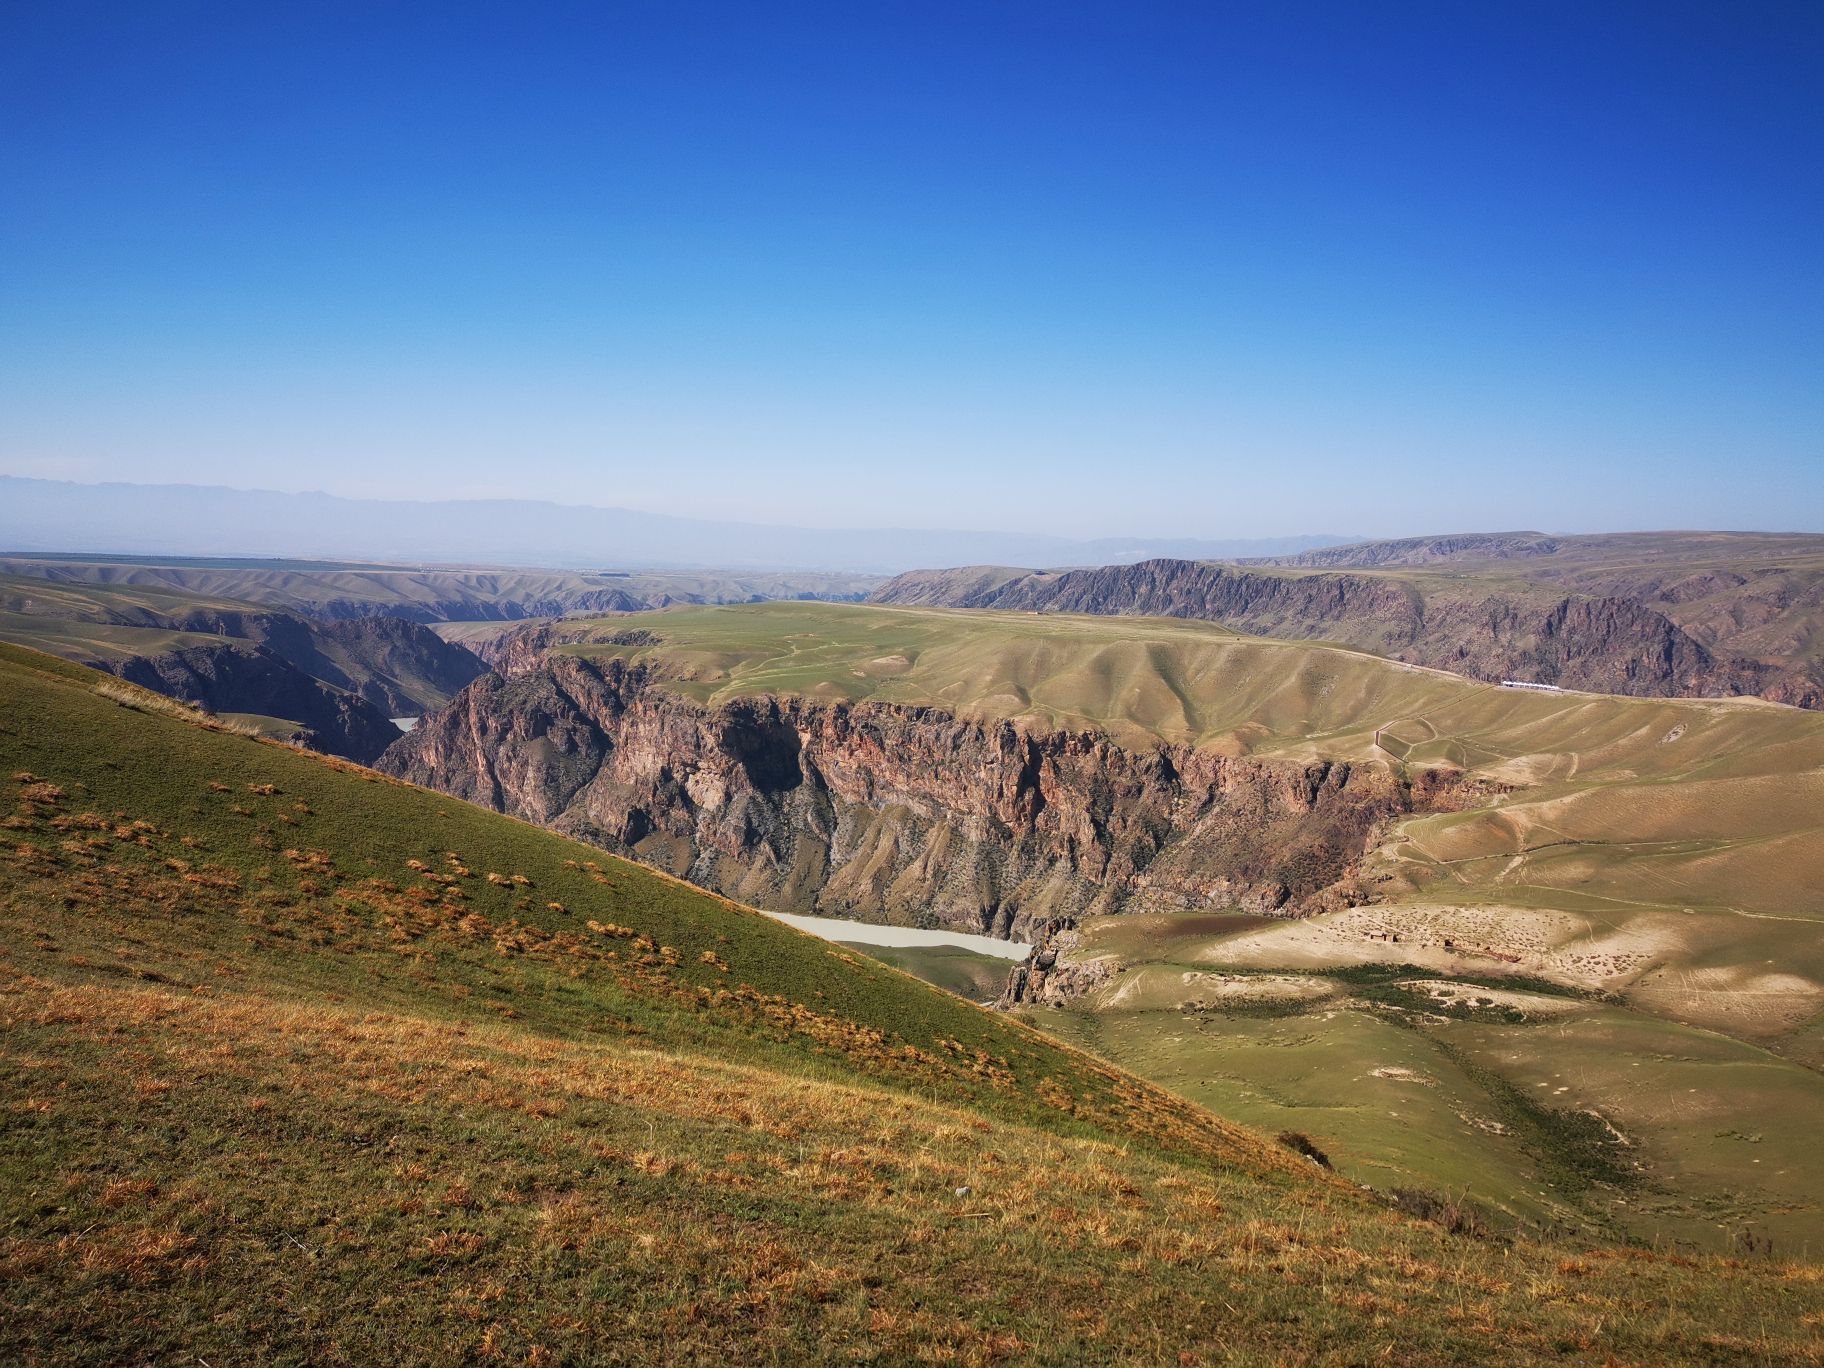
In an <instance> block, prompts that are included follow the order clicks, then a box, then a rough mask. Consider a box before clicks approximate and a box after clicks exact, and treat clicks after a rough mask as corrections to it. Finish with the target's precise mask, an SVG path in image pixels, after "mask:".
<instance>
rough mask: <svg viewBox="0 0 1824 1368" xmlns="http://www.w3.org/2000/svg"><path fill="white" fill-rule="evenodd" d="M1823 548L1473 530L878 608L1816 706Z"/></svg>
mask: <svg viewBox="0 0 1824 1368" xmlns="http://www.w3.org/2000/svg"><path fill="white" fill-rule="evenodd" d="M1821 547H1824V540H1821V539H1820V538H1818V537H1815V536H1800V535H1791V536H1774V535H1764V534H1732V533H1643V534H1630V535H1615V536H1601V537H1594V536H1591V537H1547V536H1544V535H1543V534H1540V533H1503V534H1475V535H1466V536H1459V537H1430V538H1412V539H1407V540H1403V541H1395V542H1371V543H1365V544H1363V545H1361V546H1354V547H1333V548H1325V549H1322V550H1318V551H1312V552H1307V553H1304V554H1302V555H1300V556H1293V557H1283V558H1279V559H1276V560H1262V561H1254V562H1247V563H1242V564H1235V565H1224V564H1217V563H1212V562H1203V561H1184V560H1154V561H1146V562H1142V563H1140V564H1137V565H1125V566H1104V567H1101V568H1097V569H1085V570H1071V571H1063V572H1045V571H1032V572H1015V571H1007V570H998V569H989V568H984V567H974V568H968V569H963V570H933V571H915V572H913V573H911V574H907V575H901V576H899V577H898V578H896V579H894V580H891V581H889V582H888V583H887V584H886V585H884V586H882V587H881V588H880V589H878V590H876V591H875V593H874V595H873V596H872V599H871V601H872V602H877V603H890V604H903V605H922V606H950V607H965V608H998V609H1005V610H1017V611H1028V612H1064V613H1109V614H1136V615H1164V616H1171V617H1188V618H1201V619H1204V620H1208V621H1215V622H1221V623H1224V624H1226V625H1228V626H1230V627H1234V628H1237V629H1239V630H1242V631H1246V632H1250V633H1257V634H1260V635H1266V636H1275V637H1285V638H1293V639H1304V640H1312V639H1321V640H1332V641H1341V642H1346V643H1349V644H1351V645H1356V646H1361V647H1364V648H1367V649H1369V650H1373V651H1377V652H1380V653H1382V654H1386V655H1389V656H1391V657H1393V658H1395V659H1399V660H1406V661H1411V662H1414V663H1416V664H1422V665H1429V666H1434V667H1436V668H1440V669H1448V670H1453V671H1456V672H1458V673H1462V674H1467V675H1470V676H1472V677H1475V678H1481V679H1510V678H1511V679H1527V680H1535V681H1538V682H1541V683H1548V684H1559V685H1563V686H1565V687H1567V688H1576V689H1592V690H1598V691H1602V692H1606V693H1621V694H1632V695H1661V696H1670V697H1696V696H1717V695H1724V696H1734V695H1750V696H1759V697H1764V698H1769V699H1773V700H1777V701H1779V702H1784V703H1791V704H1794V705H1797V706H1800V707H1807V708H1816V707H1818V706H1820V704H1821V703H1824V658H1821V657H1820V655H1819V653H1818V650H1817V646H1816V641H1817V637H1818V632H1817V628H1818V624H1819V622H1820V620H1824V549H1821Z"/></svg>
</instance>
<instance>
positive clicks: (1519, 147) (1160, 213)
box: [0, 4, 1824, 539]
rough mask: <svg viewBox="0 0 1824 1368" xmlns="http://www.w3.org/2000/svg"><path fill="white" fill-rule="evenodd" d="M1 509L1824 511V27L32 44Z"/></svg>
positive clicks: (4, 60)
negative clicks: (286, 496) (173, 492)
mask: <svg viewBox="0 0 1824 1368" xmlns="http://www.w3.org/2000/svg"><path fill="white" fill-rule="evenodd" d="M0 32H3V33H4V36H5V39H6V41H5V42H3V43H0V78H3V79H0V110H3V111H4V112H5V115H6V118H5V120H4V123H3V124H0V170H3V171H4V173H5V175H6V178H7V183H8V185H9V189H10V191H11V194H10V197H9V198H10V199H11V202H12V206H13V207H12V208H11V210H10V211H9V213H8V214H7V215H5V216H4V217H3V218H0V314H3V316H4V319H5V322H4V324H3V325H0V471H3V472H6V473H9V474H14V475H19V476H25V477H36V478H45V479H68V480H79V481H106V480H117V481H138V482H145V483H154V484H157V483H193V484H199V485H225V486H231V487H241V488H253V489H275V490H312V489H315V490H323V491H326V492H328V493H330V494H333V495H335V496H338V497H345V498H357V499H359V498H390V499H400V498H424V497H430V498H464V499H473V498H521V499H531V500H548V501H552V502H558V503H566V504H578V505H592V506H604V507H617V508H630V509H637V510H642V511H646V512H650V513H654V514H661V515H669V516H681V517H695V518H705V519H712V520H715V519H720V520H733V521H741V522H751V523H760V524H769V525H792V526H802V527H809V528H826V529H828V528H855V527H875V526H893V527H906V528H976V529H984V530H988V529H993V530H997V531H1004V532H1007V533H1014V534H1043V535H1053V536H1059V537H1065V538H1077V539H1084V538H1096V537H1110V536H1113V537H1140V536H1145V537H1167V538H1170V537H1195V538H1214V539H1224V538H1240V537H1250V536H1269V535H1296V534H1305V533H1313V532H1325V531H1328V530H1331V529H1341V530H1342V532H1344V533H1346V534H1350V535H1355V536H1360V537H1365V538H1381V537H1398V536H1405V535H1419V534H1424V533H1431V532H1440V531H1453V530H1454V531H1471V530H1481V529H1510V528H1541V529H1546V530H1551V531H1562V532H1586V531H1598V530H1602V531H1607V530H1635V529H1659V528H1668V527H1718V526H1724V527H1739V528H1756V527H1780V528H1790V529H1795V530H1819V529H1824V480H1819V479H1818V478H1817V470H1818V468H1819V466H1820V464H1821V463H1824V386H1820V385H1819V384H1818V383H1817V377H1818V376H1819V375H1820V374H1824V260H1821V257H1824V254H1821V253H1820V251H1819V247H1818V243H1819V241H1820V226H1821V225H1824V187H1821V185H1820V182H1819V180H1818V178H1817V177H1816V175H1815V172H1814V170H1813V168H1815V166H1817V165H1818V164H1820V162H1824V155H1820V154H1824V93H1821V92H1824V87H1821V86H1820V83H1819V82H1818V81H1817V80H1816V72H1817V71H1818V70H1819V69H1820V67H1821V65H1824V10H1820V9H1819V8H1817V7H1815V6H1801V5H1789V4H1772V5H1766V6H1758V7H1755V8H1754V9H1753V10H1752V11H1751V12H1748V13H1741V12H1734V11H1727V12H1726V11H1721V10H1715V9H1713V8H1709V7H1701V6H1682V5H1674V6H1619V7H1602V8H1600V9H1597V10H1589V9H1587V7H1573V6H1568V5H1546V6H1540V7H1529V8H1527V9H1525V10H1524V11H1521V10H1513V11H1505V12H1503V11H1493V10H1487V9H1480V10H1475V11H1465V10H1462V9H1460V8H1457V7H1444V6H1415V7H1407V8H1401V9H1399V10H1394V11H1384V10H1383V11H1374V12H1368V11H1362V10H1359V9H1357V8H1355V7H1342V6H1323V5H1310V6H1297V7H1292V8H1281V9H1275V10H1273V11H1271V12H1268V11H1261V10H1241V9H1230V10H1214V11H1212V10H1204V9H1201V8H1199V9H1189V8H1179V7H1175V6H1162V7H1152V8H1145V9H1137V8H1135V7H1130V6H1089V7H1081V8H1078V9H1075V10H1072V11H1070V12H1060V11H1058V10H1056V9H1055V7H1038V6H1028V5H1010V6H1004V7H996V8H994V9H992V10H981V9H979V8H975V7H951V8H946V7H942V6H940V7H939V8H938V9H936V10H933V9H931V8H930V7H929V6H923V7H919V8H917V9H913V8H911V7H903V6H892V5H888V6H878V7H876V6H869V7H865V8H857V7H838V6H828V7H824V6H810V7H804V8H794V9H792V10H789V11H756V10H753V9H750V8H747V7H739V6H708V7H700V8H694V9H692V10H690V11H688V12H679V11H676V10H675V9H672V8H670V7H659V6H642V5H627V6H617V7H615V8H614V9H613V10H612V11H595V10H589V9H577V8H570V7H566V6H534V7H526V8H522V9H515V10H513V11H510V12H509V11H486V10H484V11H469V10H464V11H460V12H449V13H439V14H437V15H436V16H434V17H433V16H415V15H412V14H410V13H407V12H402V11H376V10H372V9H370V8H365V7H356V6H347V7H337V6H331V7H328V8H317V9H313V10H311V11H309V12H308V13H304V12H273V11H256V10H247V9H244V8H233V7H226V6H222V7H213V6H207V5H205V6H202V7H198V8H194V9H187V10H185V11H183V13H182V14H170V13H156V12H153V11H131V12H129V11H122V12H118V13H111V14H109V13H90V12H83V11H75V10H68V9H58V8H55V7H37V8H20V7H15V9H14V10H13V11H11V12H10V13H9V14H8V16H7V17H6V18H5V20H4V21H0Z"/></svg>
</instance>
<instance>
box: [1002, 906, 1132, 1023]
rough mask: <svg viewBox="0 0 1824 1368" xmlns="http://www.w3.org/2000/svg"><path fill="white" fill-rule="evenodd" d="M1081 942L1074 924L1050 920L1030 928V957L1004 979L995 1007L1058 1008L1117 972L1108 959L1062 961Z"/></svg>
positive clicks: (1107, 957) (1102, 982)
mask: <svg viewBox="0 0 1824 1368" xmlns="http://www.w3.org/2000/svg"><path fill="white" fill-rule="evenodd" d="M1080 942H1081V937H1080V936H1078V934H1077V928H1076V923H1075V922H1074V921H1071V920H1069V919H1060V918H1050V919H1047V920H1046V921H1043V922H1041V923H1039V924H1037V925H1036V926H1034V927H1033V928H1032V953H1031V954H1029V955H1028V956H1027V957H1026V958H1025V959H1024V960H1023V961H1021V962H1020V963H1019V964H1016V965H1014V967H1013V972H1012V973H1010V974H1009V975H1008V976H1007V986H1006V987H1005V988H1003V989H1002V990H1001V996H1000V998H999V1000H998V1001H997V1002H996V1003H995V1005H996V1006H997V1007H1020V1006H1029V1007H1059V1006H1062V1005H1063V1004H1064V1003H1066V1002H1069V1001H1071V1000H1072V999H1074V998H1080V997H1082V996H1083V995H1084V994H1085V993H1091V992H1094V991H1095V990H1096V989H1098V988H1100V987H1101V986H1102V985H1103V984H1105V983H1107V982H1109V980H1111V979H1113V978H1114V977H1115V975H1116V974H1117V973H1119V972H1120V965H1119V964H1118V963H1117V961H1116V959H1115V957H1114V956H1112V955H1099V956H1096V957H1094V958H1091V959H1087V960H1066V959H1065V956H1067V955H1068V954H1070V952H1071V951H1073V950H1075V949H1076V948H1077V947H1078V945H1079V944H1080Z"/></svg>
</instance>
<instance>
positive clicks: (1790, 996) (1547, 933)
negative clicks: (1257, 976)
mask: <svg viewBox="0 0 1824 1368" xmlns="http://www.w3.org/2000/svg"><path fill="white" fill-rule="evenodd" d="M1742 922H1743V919H1742V918H1739V917H1735V916H1733V915H1731V914H1728V913H1705V914H1696V913H1690V914H1687V913H1681V912H1671V911H1663V910H1655V911H1643V912H1620V913H1617V914H1614V915H1612V916H1608V917H1603V918H1597V917H1594V916H1590V915H1586V914H1582V913H1575V912H1566V911H1561V910H1555V909H1541V908H1530V907H1511V906H1499V905H1494V906H1460V905H1450V904H1393V905H1385V906H1374V907H1356V908H1350V909H1348V910H1346V911H1342V912H1334V913H1329V914H1326V915H1324V916H1320V917H1313V918H1310V919H1308V920H1302V921H1287V922H1283V923H1279V924H1276V925H1273V926H1268V927H1262V928H1259V929H1256V930H1251V931H1246V932H1243V933H1241V934H1239V935H1235V936H1229V937H1225V938H1222V939H1219V940H1215V941H1212V942H1210V943H1209V944H1207V945H1205V946H1203V947H1202V948H1201V949H1199V950H1198V951H1197V952H1195V954H1194V955H1192V956H1189V958H1193V959H1195V960H1197V961H1200V962H1203V963H1208V964H1218V965H1234V966H1237V967H1242V966H1247V967H1259V968H1263V969H1276V968H1277V969H1319V970H1321V969H1325V968H1334V967H1338V966H1346V965H1355V964H1371V963H1396V964H1412V965H1417V966H1418V967H1420V968H1422V969H1428V970H1431V971H1433V972H1436V973H1439V974H1445V975H1459V974H1475V975H1483V976H1486V975H1489V974H1526V975H1534V976H1537V977H1539V978H1544V979H1549V980H1551V981H1552V982H1556V983H1562V984H1565V985H1566V986H1568V987H1574V988H1585V989H1598V990H1602V991H1605V992H1611V993H1616V994H1619V995H1621V996H1623V997H1625V998H1627V999H1628V1000H1630V1001H1633V1002H1635V1003H1637V1004H1638V1005H1639V1006H1640V1007H1642V1008H1643V1009H1644V1010H1647V1011H1650V1012H1653V1013H1654V1014H1655V1015H1660V1016H1667V1017H1672V1018H1674V1019H1677V1020H1681V1021H1688V1022H1691V1023H1693V1024H1696V1025H1704V1026H1710V1027H1713V1028H1715V1029H1718V1030H1723V1031H1727V1032H1729V1033H1730V1034H1739V1035H1746V1036H1751V1037H1767V1036H1771V1035H1777V1034H1782V1033H1784V1032H1786V1031H1790V1030H1793V1029H1796V1028H1797V1027H1798V1026H1799V1025H1801V1024H1803V1023H1804V1022H1805V1021H1807V1020H1809V1019H1810V1018H1812V1017H1813V1016H1815V1015H1817V1013H1819V1012H1820V1011H1824V983H1820V982H1819V980H1818V978H1817V977H1815V976H1813V975H1811V974H1807V973H1803V972H1798V971H1797V966H1793V965H1790V964H1784V963H1780V962H1778V958H1777V957H1776V959H1775V961H1774V962H1771V963H1769V962H1767V951H1768V949H1769V947H1768V946H1767V945H1765V944H1761V943H1757V942H1756V941H1755V940H1754V939H1753V938H1751V937H1745V936H1744V935H1743V932H1742ZM1718 958H1721V959H1723V960H1725V961H1728V960H1732V959H1733V960H1736V961H1737V962H1734V963H1729V962H1724V963H1721V964H1717V963H1714V962H1711V963H1700V961H1705V960H1709V961H1715V960H1716V959H1718ZM1807 967H1809V966H1807ZM1521 1010H1526V1009H1525V1008H1522V1009H1521Z"/></svg>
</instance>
